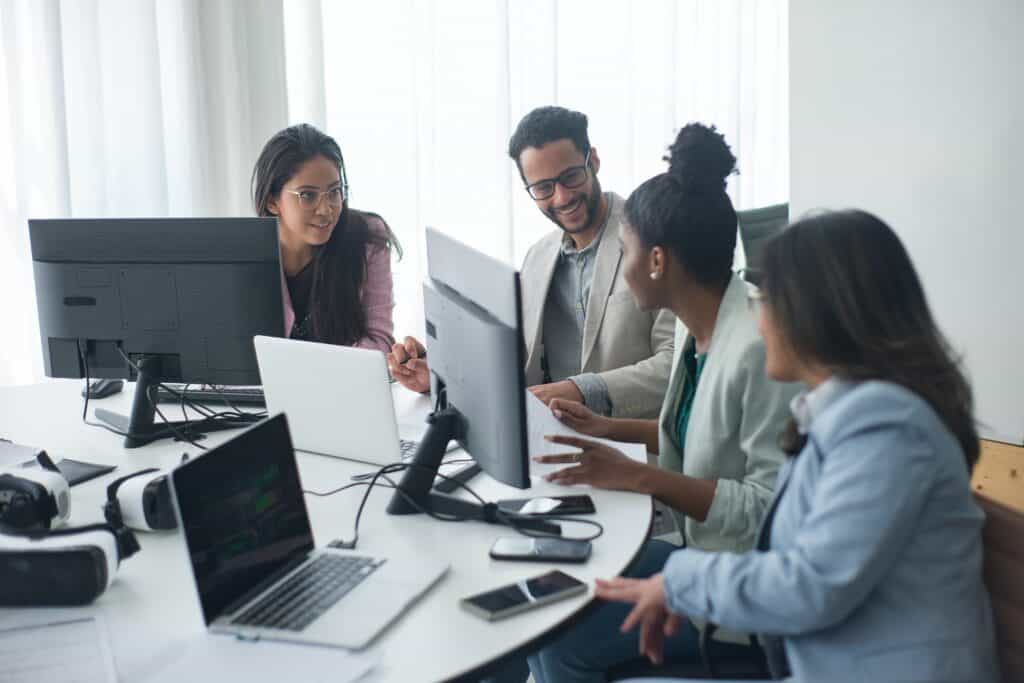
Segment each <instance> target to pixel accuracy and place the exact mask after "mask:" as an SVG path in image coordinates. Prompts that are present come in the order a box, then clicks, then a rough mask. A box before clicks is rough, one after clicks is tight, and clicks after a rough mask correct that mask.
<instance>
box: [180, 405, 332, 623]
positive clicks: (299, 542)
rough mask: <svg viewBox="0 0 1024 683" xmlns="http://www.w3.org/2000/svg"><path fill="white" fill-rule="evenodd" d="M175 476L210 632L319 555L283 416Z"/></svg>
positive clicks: (286, 423) (193, 566)
mask: <svg viewBox="0 0 1024 683" xmlns="http://www.w3.org/2000/svg"><path fill="white" fill-rule="evenodd" d="M171 476H172V477H173V480H174V490H175V494H176V495H177V501H178V510H179V512H180V513H181V521H182V528H183V531H184V533H185V542H186V544H187V545H188V552H189V556H190V559H191V561H192V571H193V572H194V574H195V578H196V586H197V588H198V589H199V601H200V603H201V604H202V608H203V617H204V618H205V619H206V623H207V624H209V623H210V622H211V621H214V620H215V619H216V618H217V617H219V616H220V615H221V614H222V613H223V612H224V610H225V608H227V607H228V606H229V605H231V604H232V603H234V602H235V601H237V600H238V599H239V598H241V597H242V596H243V595H245V594H246V593H248V592H250V591H251V590H253V589H254V588H256V587H257V586H258V585H259V584H260V583H261V582H262V581H264V580H265V579H267V578H268V577H269V576H270V575H271V574H272V573H274V572H275V571H276V570H278V569H281V568H282V567H284V566H285V565H287V564H289V563H290V562H291V561H292V560H297V559H299V558H302V557H305V556H306V554H307V553H308V552H309V551H311V550H312V549H313V532H312V529H310V526H309V516H308V515H307V513H306V502H305V500H304V499H303V497H302V486H301V484H300V482H299V471H298V467H297V465H296V463H295V452H294V450H293V449H292V442H291V437H290V436H289V434H288V422H287V420H286V419H285V416H284V415H283V414H282V415H277V416H276V417H273V418H269V419H267V420H264V421H263V422H261V423H259V424H258V425H256V426H254V427H251V428H250V429H248V430H246V431H245V432H243V433H241V434H239V435H238V436H237V437H235V438H234V439H232V440H230V441H228V442H226V443H224V444H222V445H220V446H218V447H216V448H212V449H210V450H209V451H207V452H206V453H204V454H203V455H202V456H200V457H199V458H197V459H196V460H193V461H191V462H188V463H185V464H184V465H182V466H180V467H179V468H178V469H176V470H175V471H174V472H173V474H172V475H171Z"/></svg>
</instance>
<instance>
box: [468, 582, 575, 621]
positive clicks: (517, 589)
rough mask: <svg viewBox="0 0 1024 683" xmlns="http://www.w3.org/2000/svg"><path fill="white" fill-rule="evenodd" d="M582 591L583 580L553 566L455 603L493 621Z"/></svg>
mask: <svg viewBox="0 0 1024 683" xmlns="http://www.w3.org/2000/svg"><path fill="white" fill-rule="evenodd" d="M586 592H587V585H586V584H585V583H583V582H582V581H580V580H579V579H577V578H574V577H572V576H569V575H568V574H566V573H564V572H560V571H558V570H557V569H556V570H555V571H550V572H548V573H547V574H541V575H540V576H535V577H533V578H532V579H527V580H525V581H519V582H518V583H510V584H509V585H507V586H502V587H501V588H495V589H494V590H491V591H487V592H485V593H478V594H476V595H471V596H469V597H468V598H463V599H462V600H460V601H459V604H461V605H462V607H463V608H464V609H466V610H467V611H469V612H472V613H473V614H476V615H477V616H480V617H483V618H484V619H486V620H487V621H495V620H497V619H504V618H505V617H509V616H512V615H513V614H518V613H520V612H525V611H527V610H529V609H533V608H534V607H540V606H541V605H546V604H548V603H550V602H556V601H558V600H562V599H564V598H568V597H570V596H573V595H579V594H580V593H586Z"/></svg>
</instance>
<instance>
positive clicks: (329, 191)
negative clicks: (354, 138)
mask: <svg viewBox="0 0 1024 683" xmlns="http://www.w3.org/2000/svg"><path fill="white" fill-rule="evenodd" d="M252 195H253V203H254V205H255V207H256V213H258V214H259V215H260V216H276V217H277V221H278V239H279V240H280V243H281V266H282V270H283V271H284V273H283V275H284V281H285V284H286V285H287V286H286V287H285V288H284V297H285V328H286V331H287V333H288V336H290V337H292V338H293V339H304V340H308V341H318V342H326V343H330V344H339V345H343V346H356V347H361V348H367V349H378V350H380V351H383V352H387V351H389V350H390V349H391V345H392V344H394V337H393V332H394V324H393V322H392V319H391V314H392V310H393V309H394V306H395V301H394V295H393V291H392V290H393V285H392V280H391V251H392V250H395V251H397V252H398V253H399V255H400V254H401V247H400V246H399V244H398V242H397V240H396V239H395V236H394V234H393V233H392V232H391V229H390V228H389V227H388V225H387V223H385V222H384V219H383V218H381V217H380V216H378V215H377V214H375V213H368V212H363V211H357V210H355V209H353V208H351V207H350V206H349V203H348V196H347V195H348V180H347V178H346V176H345V160H344V159H343V158H342V156H341V149H340V148H339V147H338V143H337V142H335V141H334V138H332V137H330V136H328V135H325V134H324V133H321V132H320V131H319V130H317V129H316V128H314V127H313V126H310V125H308V124H304V123H303V124H299V125H296V126H291V127H289V128H285V129H284V130H282V131H281V132H279V133H277V134H276V135H274V137H272V138H270V140H269V141H268V142H267V144H266V146H264V148H263V151H262V152H261V153H260V156H259V159H258V160H257V161H256V167H255V168H254V169H253V173H252Z"/></svg>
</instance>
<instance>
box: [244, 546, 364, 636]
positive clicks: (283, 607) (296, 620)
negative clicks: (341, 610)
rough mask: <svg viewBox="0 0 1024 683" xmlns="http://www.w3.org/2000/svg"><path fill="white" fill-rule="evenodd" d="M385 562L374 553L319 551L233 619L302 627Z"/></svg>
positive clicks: (260, 624) (291, 628)
mask: <svg viewBox="0 0 1024 683" xmlns="http://www.w3.org/2000/svg"><path fill="white" fill-rule="evenodd" d="M382 564H384V560H378V559H374V558H370V557H352V556H348V555H344V556H342V555H326V554H325V555H318V556H317V557H316V559H314V560H313V561H312V562H310V563H308V564H307V565H306V566H304V567H303V568H302V569H300V570H299V571H297V572H295V573H294V574H292V576H291V577H289V578H288V579H287V580H285V581H284V582H283V583H281V584H279V585H278V586H277V588H275V589H274V590H273V591H271V592H270V593H268V594H267V595H265V596H263V597H262V598H261V599H260V600H259V602H257V603H255V604H254V605H251V606H250V607H249V608H248V609H246V610H245V611H244V612H242V614H240V615H239V616H237V617H235V618H234V619H232V620H231V623H232V624H238V625H241V626H254V627H259V628H274V629H280V630H283V631H301V630H303V629H304V628H306V627H307V626H309V625H310V624H311V623H313V620H314V619H316V618H317V617H319V616H320V615H321V614H323V613H324V612H326V611H327V610H329V609H330V608H331V607H333V606H334V604H335V603H336V602H338V601H339V600H341V599H342V598H343V597H345V595H346V594H347V593H349V592H350V591H351V590H352V589H353V588H355V587H356V586H358V585H359V584H360V583H362V582H363V581H364V580H365V579H366V577H368V576H370V575H371V574H372V573H373V572H374V570H376V569H377V568H378V567H380V566H381V565H382Z"/></svg>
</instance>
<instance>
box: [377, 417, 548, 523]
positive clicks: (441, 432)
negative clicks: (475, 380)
mask: <svg viewBox="0 0 1024 683" xmlns="http://www.w3.org/2000/svg"><path fill="white" fill-rule="evenodd" d="M427 423H428V424H429V425H430V426H429V427H428V428H427V433H426V434H425V435H424V436H423V438H422V439H420V445H419V448H417V449H416V455H415V456H413V458H412V461H411V462H410V464H409V468H408V469H407V470H406V471H405V474H404V475H402V480H401V481H400V482H399V483H398V488H399V489H401V492H398V491H396V492H395V493H394V494H392V496H391V502H390V503H388V508H387V510H388V514H390V515H414V514H417V513H421V512H432V513H435V514H439V515H450V516H452V517H459V518H462V519H474V520H478V521H481V522H487V523H489V524H507V525H509V526H516V527H521V528H524V529H532V530H534V531H539V532H542V533H546V534H552V535H555V536H560V535H561V533H562V528H561V527H560V526H559V525H558V524H555V523H553V522H545V521H544V520H541V519H529V518H522V517H517V518H516V519H515V523H514V524H513V523H512V522H511V521H509V520H508V519H507V518H505V517H503V516H501V515H500V514H499V511H498V506H497V505H496V504H494V503H486V504H484V505H481V504H480V503H474V502H471V501H467V500H462V499H461V498H456V497H454V496H451V495H448V494H446V493H439V492H437V491H435V490H433V486H434V478H435V477H436V476H437V469H438V467H440V465H441V461H442V460H443V459H444V454H445V450H446V449H447V448H448V442H449V441H451V440H452V439H460V438H462V436H463V435H464V434H465V432H466V420H465V418H464V417H463V415H462V413H460V412H459V411H458V410H457V409H455V408H450V407H449V408H444V409H443V410H439V411H437V412H434V413H431V414H430V415H428V416H427ZM403 493H404V494H405V495H403Z"/></svg>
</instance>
